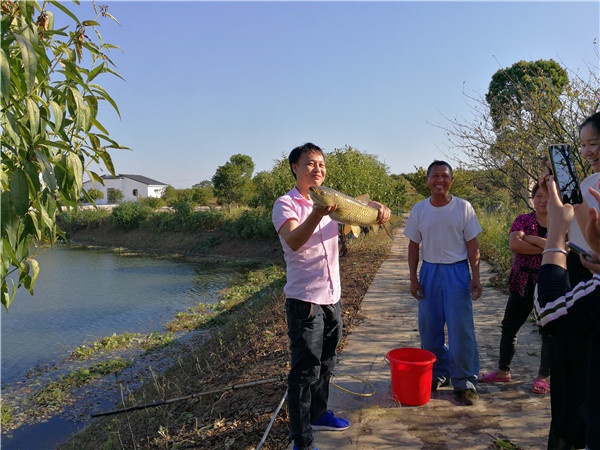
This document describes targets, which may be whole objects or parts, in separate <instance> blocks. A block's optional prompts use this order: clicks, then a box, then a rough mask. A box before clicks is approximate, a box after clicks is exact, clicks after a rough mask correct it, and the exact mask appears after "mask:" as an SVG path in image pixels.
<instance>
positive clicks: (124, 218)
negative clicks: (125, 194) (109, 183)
mask: <svg viewBox="0 0 600 450" xmlns="http://www.w3.org/2000/svg"><path fill="white" fill-rule="evenodd" d="M151 213H152V210H151V209H150V208H149V207H148V206H146V205H143V204H140V203H138V202H131V201H127V202H123V203H120V204H119V205H118V206H116V207H115V208H114V209H113V210H112V213H111V214H110V220H111V222H112V225H113V227H115V228H120V229H122V230H125V231H129V230H134V229H136V228H139V226H140V225H141V224H142V223H143V222H144V221H145V220H146V219H147V218H148V217H149V216H150V214H151Z"/></svg>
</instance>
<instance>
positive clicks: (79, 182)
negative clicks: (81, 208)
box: [66, 152, 83, 200]
mask: <svg viewBox="0 0 600 450" xmlns="http://www.w3.org/2000/svg"><path fill="white" fill-rule="evenodd" d="M66 163H67V168H68V169H69V172H71V174H72V176H73V177H74V180H73V188H74V189H75V193H76V194H77V198H76V200H77V199H79V194H80V192H81V189H82V188H83V164H82V162H81V159H80V158H79V156H78V155H76V154H75V153H74V152H69V153H68V154H67V158H66Z"/></svg>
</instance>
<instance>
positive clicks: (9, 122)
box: [2, 111, 21, 147]
mask: <svg viewBox="0 0 600 450" xmlns="http://www.w3.org/2000/svg"><path fill="white" fill-rule="evenodd" d="M3 112H4V118H5V120H3V121H2V125H3V126H4V130H5V131H6V132H7V133H8V136H9V137H10V138H11V139H12V141H13V143H14V145H15V147H18V146H19V145H21V136H20V135H19V132H18V131H19V124H18V123H17V121H16V120H15V117H14V115H13V114H12V113H11V112H10V111H3ZM2 137H3V141H6V136H2Z"/></svg>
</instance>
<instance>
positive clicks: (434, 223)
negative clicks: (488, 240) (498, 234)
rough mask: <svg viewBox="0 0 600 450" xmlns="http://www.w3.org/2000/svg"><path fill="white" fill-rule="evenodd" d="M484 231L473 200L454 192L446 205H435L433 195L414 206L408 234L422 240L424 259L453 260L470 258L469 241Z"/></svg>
mask: <svg viewBox="0 0 600 450" xmlns="http://www.w3.org/2000/svg"><path fill="white" fill-rule="evenodd" d="M479 233H481V225H480V224H479V220H477V215H476V214H475V210H474V209H473V207H472V206H471V204H470V203H469V202H468V201H466V200H463V199H462V198H459V197H455V196H452V200H450V203H448V204H447V205H445V206H433V205H432V204H431V202H430V201H429V198H427V199H425V200H423V201H421V202H419V203H417V204H416V205H415V206H413V209H412V211H411V212H410V216H409V218H408V220H407V222H406V226H405V227H404V235H405V236H406V237H407V238H409V239H410V240H411V241H413V242H416V243H418V244H421V253H422V258H423V261H427V262H428V263H433V264H453V263H455V262H458V261H463V260H465V259H467V244H466V243H467V242H468V241H470V240H471V239H473V238H475V237H477V235H478V234H479Z"/></svg>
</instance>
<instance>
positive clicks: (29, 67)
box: [14, 33, 37, 91]
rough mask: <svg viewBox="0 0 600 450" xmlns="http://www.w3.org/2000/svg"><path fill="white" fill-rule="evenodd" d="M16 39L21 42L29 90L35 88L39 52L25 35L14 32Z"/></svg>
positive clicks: (20, 47)
mask: <svg viewBox="0 0 600 450" xmlns="http://www.w3.org/2000/svg"><path fill="white" fill-rule="evenodd" d="M14 36H15V39H16V40H17V43H18V44H19V49H20V50H21V57H22V58H23V67H24V69H25V83H26V85H27V91H31V90H32V89H33V85H34V83H35V74H36V72H37V54H36V53H35V49H34V48H33V46H32V45H31V43H30V42H29V41H28V40H27V39H25V37H23V35H21V34H17V33H14Z"/></svg>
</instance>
